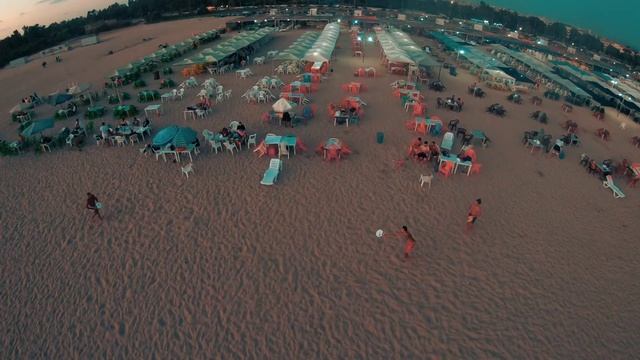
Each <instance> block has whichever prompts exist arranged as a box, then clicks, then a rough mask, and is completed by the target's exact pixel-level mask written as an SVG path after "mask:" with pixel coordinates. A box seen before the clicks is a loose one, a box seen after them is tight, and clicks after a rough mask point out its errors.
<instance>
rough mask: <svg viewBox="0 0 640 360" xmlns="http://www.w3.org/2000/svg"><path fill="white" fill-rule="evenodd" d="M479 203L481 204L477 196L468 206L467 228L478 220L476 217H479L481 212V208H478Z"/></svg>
mask: <svg viewBox="0 0 640 360" xmlns="http://www.w3.org/2000/svg"><path fill="white" fill-rule="evenodd" d="M481 204H482V199H479V198H478V199H476V201H475V202H474V203H473V204H471V206H470V207H469V213H468V214H467V228H468V229H470V228H471V227H472V226H473V224H475V223H476V221H477V220H478V217H480V214H481V213H482V209H481V208H480V205H481Z"/></svg>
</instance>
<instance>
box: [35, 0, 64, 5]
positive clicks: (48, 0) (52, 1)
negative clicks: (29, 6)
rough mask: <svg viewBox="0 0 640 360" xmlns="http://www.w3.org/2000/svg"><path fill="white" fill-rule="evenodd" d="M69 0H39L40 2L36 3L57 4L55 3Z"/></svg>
mask: <svg viewBox="0 0 640 360" xmlns="http://www.w3.org/2000/svg"><path fill="white" fill-rule="evenodd" d="M65 1H67V0H38V2H37V3H36V4H49V5H55V4H60V3H62V2H65Z"/></svg>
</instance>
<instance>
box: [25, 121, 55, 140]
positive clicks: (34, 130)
mask: <svg viewBox="0 0 640 360" xmlns="http://www.w3.org/2000/svg"><path fill="white" fill-rule="evenodd" d="M54 123H55V120H53V118H48V119H43V120H38V121H32V122H31V124H29V125H28V126H27V127H25V128H24V130H22V135H23V136H26V137H30V136H33V135H36V134H39V133H41V132H43V131H44V130H47V129H51V128H52V127H53V124H54Z"/></svg>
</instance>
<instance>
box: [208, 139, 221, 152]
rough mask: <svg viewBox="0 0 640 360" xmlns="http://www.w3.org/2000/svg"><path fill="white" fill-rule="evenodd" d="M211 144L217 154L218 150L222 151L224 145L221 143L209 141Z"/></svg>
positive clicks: (212, 149)
mask: <svg viewBox="0 0 640 360" xmlns="http://www.w3.org/2000/svg"><path fill="white" fill-rule="evenodd" d="M209 144H210V145H211V151H215V153H216V154H217V153H218V149H220V151H222V144H221V143H220V142H219V141H215V140H209Z"/></svg>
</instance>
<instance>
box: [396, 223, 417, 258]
mask: <svg viewBox="0 0 640 360" xmlns="http://www.w3.org/2000/svg"><path fill="white" fill-rule="evenodd" d="M395 235H396V236H399V237H403V238H405V239H406V240H407V242H406V243H405V245H404V258H405V259H408V258H409V254H411V253H412V252H413V248H414V247H415V246H416V240H415V239H414V238H413V235H411V233H410V232H409V229H407V226H406V225H404V226H402V229H401V230H400V231H398V232H397V233H396V234H395Z"/></svg>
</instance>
